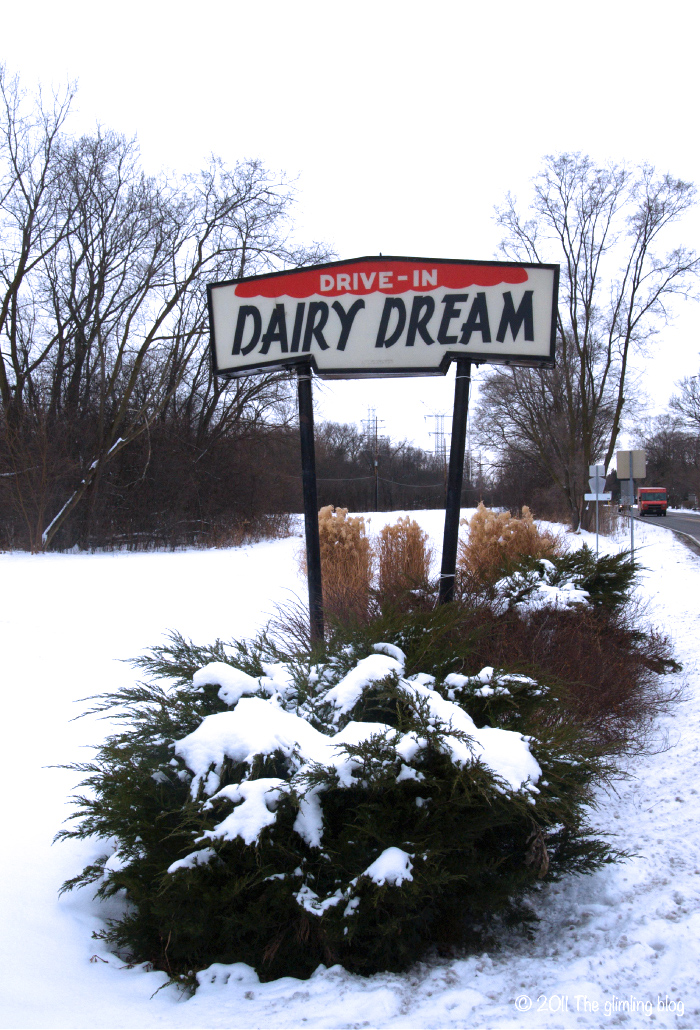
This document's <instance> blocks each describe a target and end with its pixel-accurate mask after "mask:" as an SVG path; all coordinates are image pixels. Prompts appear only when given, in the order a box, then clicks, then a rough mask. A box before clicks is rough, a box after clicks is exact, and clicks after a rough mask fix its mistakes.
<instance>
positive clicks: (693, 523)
mask: <svg viewBox="0 0 700 1030" xmlns="http://www.w3.org/2000/svg"><path fill="white" fill-rule="evenodd" d="M636 520H637V522H653V524H654V525H655V526H656V525H658V526H661V527H662V529H675V530H677V531H678V532H679V533H685V534H687V536H692V537H693V538H694V539H695V540H697V541H698V542H699V543H700V512H698V513H697V514H690V512H683V513H682V514H678V515H676V514H675V513H674V512H671V511H669V513H668V515H666V517H665V518H659V516H658V515H645V516H644V517H643V518H642V517H640V516H639V515H636Z"/></svg>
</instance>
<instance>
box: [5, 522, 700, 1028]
mask: <svg viewBox="0 0 700 1030" xmlns="http://www.w3.org/2000/svg"><path fill="white" fill-rule="evenodd" d="M409 514H410V515H411V516H412V517H414V518H416V519H417V521H419V522H421V524H422V525H423V526H424V528H426V529H427V530H428V531H429V532H430V533H431V535H432V536H433V537H434V539H435V540H436V542H437V545H438V549H439V545H440V533H441V513H439V512H437V513H435V512H429V513H415V512H411V513H409ZM383 520H387V521H390V520H391V517H385V516H384V515H382V516H380V517H375V516H373V525H372V528H373V530H375V531H376V530H377V529H378V528H379V524H380V522H381V521H383ZM635 538H636V542H637V544H638V546H639V548H640V551H639V557H640V559H641V561H642V562H643V564H644V565H645V566H646V567H647V569H648V570H649V571H648V573H646V574H645V576H644V577H643V580H642V584H641V587H640V594H641V596H642V597H643V598H646V599H648V600H649V602H650V604H651V606H652V607H651V613H652V616H653V619H654V620H655V621H656V622H657V623H659V624H661V625H662V626H663V627H664V628H665V629H666V630H667V631H668V632H670V633H671V635H672V637H673V639H674V642H675V646H676V651H677V657H678V659H679V660H680V661H681V662H682V663H683V665H684V677H685V680H686V682H687V701H686V703H685V704H684V705H683V706H681V708H679V709H678V711H677V712H676V713H675V714H673V715H671V716H669V717H667V718H665V719H664V720H662V724H661V730H662V731H665V732H666V734H667V737H668V748H667V749H666V750H662V751H659V753H658V754H656V755H652V756H649V757H647V758H644V759H643V760H641V761H640V762H638V763H636V764H635V765H634V766H633V767H632V769H631V775H630V778H628V779H626V780H621V781H619V782H618V783H617V784H616V791H615V792H611V793H610V794H609V795H603V796H602V797H601V798H600V807H599V809H598V811H597V812H596V813H594V815H593V819H594V821H595V822H596V824H598V825H600V826H603V827H604V828H607V829H609V828H611V827H612V829H613V831H614V832H615V833H616V834H617V835H618V836H617V839H616V843H617V844H618V845H619V846H621V847H625V848H627V849H628V850H629V851H630V853H631V854H632V856H633V857H631V858H630V859H629V861H627V862H626V863H621V864H617V865H614V866H610V867H607V868H606V869H604V870H601V871H600V872H598V873H596V874H594V875H593V876H586V877H580V878H577V877H571V878H569V879H567V880H566V881H564V882H562V883H560V884H554V885H549V886H545V887H544V888H543V889H542V891H541V893H540V895H539V900H538V909H539V911H540V914H541V916H542V922H541V924H540V926H539V928H538V929H537V931H536V933H535V938H534V940H533V941H532V942H531V943H529V942H522V943H518V942H513V944H512V946H511V947H510V948H506V949H505V950H504V951H501V952H498V953H496V952H494V953H492V954H484V955H482V956H474V957H471V958H468V959H462V960H460V959H451V960H447V959H445V960H441V961H436V962H434V963H433V964H425V965H421V966H420V967H417V968H415V969H414V970H412V971H411V972H410V973H408V974H406V975H403V976H395V975H391V974H385V975H377V976H373V977H370V978H368V979H362V978H360V977H356V976H351V975H349V974H347V973H346V972H345V971H344V970H343V969H340V968H338V967H334V968H331V969H324V968H323V967H321V968H319V969H318V970H317V972H316V973H315V974H314V976H313V977H312V978H311V979H310V980H308V981H295V980H291V979H284V980H279V981H274V982H272V983H264V984H261V983H260V982H259V980H258V977H257V976H256V974H255V973H254V972H253V970H251V969H250V968H249V967H247V966H245V965H241V964H238V965H235V966H226V967H222V966H211V967H210V968H209V969H208V970H206V971H204V972H202V973H201V974H200V975H199V981H200V984H201V986H200V989H199V991H198V993H197V994H196V996H195V997H194V998H192V999H190V1000H187V1001H183V999H182V998H181V997H180V996H179V995H178V994H177V992H176V991H175V990H174V989H171V988H168V989H166V990H163V991H161V992H160V993H158V994H156V995H155V996H153V995H154V992H155V991H156V990H157V988H158V987H159V986H161V985H162V984H163V982H164V980H165V977H164V975H163V974H161V973H157V972H153V971H149V970H148V968H147V967H145V966H139V967H136V968H126V967H125V966H124V963H123V962H121V961H120V960H119V959H117V958H115V957H114V956H112V955H111V954H110V953H108V952H107V951H106V950H105V949H104V948H103V947H102V945H101V943H100V942H99V941H96V940H93V939H92V938H91V932H92V930H93V929H94V928H95V927H96V926H99V923H100V920H101V919H104V918H105V916H106V914H108V913H106V912H105V908H104V906H98V905H95V904H93V903H92V901H91V898H90V893H89V892H80V893H79V894H77V895H72V896H71V895H68V896H64V897H63V898H62V899H61V900H60V901H59V900H58V899H57V896H56V891H57V888H58V886H59V885H60V883H61V882H62V881H63V880H64V879H65V878H67V877H68V876H71V875H73V874H74V873H75V871H76V869H79V868H81V867H82V866H83V865H84V864H85V863H86V862H88V861H89V860H90V859H91V858H93V857H96V856H97V854H99V853H102V852H103V850H104V849H103V848H102V847H99V846H98V847H96V846H94V845H93V844H91V843H90V842H68V843H66V844H61V845H59V846H56V847H54V848H51V846H50V842H51V838H52V837H53V834H54V832H55V831H56V829H57V828H58V827H59V826H60V824H61V821H62V819H63V818H64V816H65V812H66V809H65V798H66V796H67V795H68V794H69V793H70V789H71V786H72V783H73V782H74V779H73V777H72V775H71V774H69V773H67V772H66V771H65V770H60V769H56V768H47V767H48V766H51V765H52V764H54V765H55V764H57V763H61V762H69V761H72V760H75V761H80V760H84V757H85V754H86V752H85V751H84V749H83V746H84V745H85V744H88V743H93V742H94V741H95V740H96V739H97V738H98V736H99V735H100V734H103V733H105V732H106V728H105V724H104V723H100V722H99V721H97V720H94V719H90V720H82V721H79V722H77V723H75V722H71V721H70V720H71V718H72V717H73V716H75V715H77V714H78V713H79V712H80V711H81V710H82V708H83V707H84V706H83V705H81V704H77V705H76V703H75V702H76V701H78V700H79V699H80V698H83V697H85V696H86V695H89V694H92V693H95V692H97V691H101V690H105V689H112V688H114V687H116V686H117V685H118V684H119V683H121V682H123V681H124V677H125V676H126V675H129V674H130V673H129V671H128V668H127V667H125V666H124V665H122V664H120V663H119V662H118V661H116V659H121V658H128V657H131V656H133V655H136V654H139V653H141V652H142V651H143V650H144V649H145V648H146V647H147V646H149V645H150V644H153V643H154V642H157V641H158V640H159V639H161V638H162V635H163V633H164V632H165V631H166V630H167V629H168V628H170V627H177V628H178V629H180V630H181V631H182V632H183V633H185V634H187V635H188V636H191V637H193V638H195V639H199V640H208V639H212V638H213V637H215V636H217V635H218V636H221V637H223V638H226V637H229V636H231V635H234V634H235V635H238V636H246V635H250V634H252V633H253V632H254V630H255V629H256V628H257V626H259V625H260V623H261V622H263V621H265V618H266V616H267V615H268V614H269V613H270V612H271V610H272V605H273V603H274V600H283V599H284V597H285V596H288V595H286V594H285V591H286V590H293V591H294V592H296V593H297V594H300V595H301V594H303V583H301V582H300V581H299V580H298V579H297V576H296V572H295V566H294V552H295V550H297V549H298V547H299V541H298V540H283V541H275V542H273V543H263V544H257V545H254V546H251V547H248V548H244V549H241V550H239V551H236V550H231V551H216V552H201V551H196V552H179V553H174V554H170V553H168V554H148V555H128V554H125V555H94V556H87V557H86V556H80V555H70V556H68V555H66V556H63V555H61V556H51V555H49V556H39V557H32V556H30V555H24V554H9V555H8V554H3V555H0V575H1V576H2V582H3V590H4V596H5V597H6V598H11V599H12V603H11V605H10V604H7V603H6V605H5V606H4V607H3V609H2V611H0V645H1V646H2V654H3V660H4V669H5V673H6V676H5V678H6V683H7V684H10V685H11V686H10V689H9V690H7V691H6V702H5V704H6V710H5V719H4V720H3V727H4V738H3V746H2V748H0V761H1V762H2V772H3V777H4V778H3V782H4V783H6V784H8V785H10V789H9V790H6V792H5V796H4V803H3V816H4V824H5V826H6V827H11V828H12V840H13V841H15V842H16V844H15V845H13V846H12V847H6V848H5V849H3V852H2V859H1V861H2V877H1V886H0V890H1V891H2V909H3V913H4V921H3V931H4V932H3V939H2V945H1V946H2V956H1V961H2V968H3V971H4V974H5V975H4V985H3V992H2V1001H1V1002H0V1006H1V1009H2V1026H5V1027H48V1028H59V1027H153V1028H155V1027H182V1028H195V1027H206V1028H209V1027H211V1028H215V1027H267V1026H275V1027H284V1028H287V1027H289V1028H292V1027H293V1028H301V1027H348V1026H370V1027H464V1026H469V1027H493V1026H499V1027H511V1026H512V1027H542V1026H546V1027H567V1028H568V1027H571V1028H574V1027H576V1028H578V1027H584V1028H588V1027H590V1028H593V1027H596V1028H597V1027H608V1026H611V1027H612V1026H626V1027H697V1026H698V1025H700V1003H699V1001H698V972H697V970H698V968H699V967H700V961H699V959H700V945H699V944H698V942H699V941H700V862H699V861H698V855H699V854H700V818H699V816H700V660H699V656H698V649H697V640H698V639H699V638H700V602H698V598H700V559H699V558H697V557H696V556H695V555H693V554H692V553H691V552H690V551H688V550H687V549H686V548H685V547H684V546H683V544H681V543H680V542H679V541H677V540H676V539H675V538H674V537H673V535H672V534H671V533H668V532H662V531H660V530H659V529H658V527H657V525H656V524H655V525H654V526H653V527H651V526H650V527H646V526H645V525H640V524H639V523H638V524H637V525H636V526H635ZM581 539H583V540H586V539H587V540H588V541H589V542H590V541H591V540H592V541H593V544H594V543H595V540H594V538H592V537H591V536H590V535H586V534H582V537H581ZM601 543H602V545H603V547H609V548H611V547H612V546H613V545H611V544H609V542H607V541H605V540H601ZM621 546H624V541H623V542H622V543H621ZM105 583H108V584H109V591H108V593H109V607H105V605H104V604H92V603H91V604H86V603H85V598H101V597H104V596H105V592H104V591H105V587H104V585H105ZM139 583H147V584H148V589H147V590H141V589H138V588H137V584H139ZM192 583H196V584H197V589H196V590H192V589H191V584H192ZM232 583H234V584H237V589H236V591H235V592H234V591H232V589H231V586H230V584H232ZM38 627H41V631H40V632H38ZM28 656H31V661H29V657H28ZM388 657H395V656H391V655H389V656H388ZM269 671H270V670H268V672H269ZM270 678H271V679H275V678H276V677H275V676H274V675H273V676H270ZM241 682H242V681H240V680H238V681H237V684H230V683H229V685H228V686H229V687H230V689H232V690H234V691H235V690H237V689H238V687H239V685H240V683H241ZM280 682H281V680H280ZM491 682H492V681H491V680H489V679H488V678H487V679H486V680H485V682H484V687H489V685H490V683H491ZM15 684H16V685H17V687H21V689H17V687H15V686H14V685H15ZM415 686H416V688H417V687H421V688H424V689H425V690H428V691H429V690H430V687H429V685H427V684H415ZM221 689H222V690H223V689H227V685H226V684H221ZM275 689H277V688H275ZM240 696H241V698H242V701H241V702H239V704H240V703H248V702H249V701H252V700H254V699H253V698H247V697H246V695H245V692H243V693H241V695H240ZM28 697H29V698H30V699H31V703H29V704H28V703H27V699H28ZM270 698H271V699H272V694H271V695H270ZM294 735H295V734H292V736H294ZM242 746H243V745H241V747H242ZM489 753H490V752H489ZM248 800H250V799H248ZM263 804H264V805H265V807H266V809H267V803H266V802H265V800H264V798H263ZM268 811H270V810H269V809H268ZM271 814H272V813H271ZM309 820H310V825H312V824H313V814H312V813H311V814H310V816H309ZM20 848H21V861H18V857H17V856H18V853H19V852H18V849H20ZM397 850H398V849H397ZM199 852H200V857H199V858H195V855H194V853H193V854H192V855H190V856H189V859H190V860H191V861H193V862H194V861H199V860H204V861H206V852H207V849H206V848H205V847H200V849H199ZM404 854H405V853H404ZM395 858H396V861H395V863H394V861H393V860H392V859H391V857H389V858H387V859H386V870H387V871H388V872H389V873H391V871H392V870H394V871H395V872H396V871H398V873H399V874H400V873H401V868H402V866H401V862H400V861H399V858H398V856H395ZM401 861H403V862H405V864H404V866H403V868H404V870H407V871H408V872H409V873H410V868H409V867H408V862H409V861H411V858H410V856H408V858H407V859H406V860H404V859H401ZM375 864H376V863H375ZM368 872H369V870H368ZM380 875H381V870H380ZM312 902H313V899H310V901H309V903H310V904H311V903H312ZM596 1006H597V1007H596Z"/></svg>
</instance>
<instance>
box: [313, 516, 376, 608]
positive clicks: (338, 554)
mask: <svg viewBox="0 0 700 1030" xmlns="http://www.w3.org/2000/svg"><path fill="white" fill-rule="evenodd" d="M318 533H319V539H320V544H321V578H322V581H323V604H324V609H325V611H326V612H327V613H328V614H330V615H332V616H333V617H335V618H338V619H347V618H355V619H358V618H359V619H363V618H366V616H367V608H368V604H369V592H370V587H371V585H372V565H373V560H372V549H371V547H370V541H369V537H368V536H367V528H366V526H365V520H364V519H363V518H362V517H361V516H352V517H350V518H348V509H347V508H334V507H333V505H332V504H328V505H326V507H325V508H321V510H320V511H319V513H318Z"/></svg>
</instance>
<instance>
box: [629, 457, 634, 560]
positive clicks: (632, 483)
mask: <svg viewBox="0 0 700 1030" xmlns="http://www.w3.org/2000/svg"><path fill="white" fill-rule="evenodd" d="M628 454H629V459H630V493H631V495H632V497H631V500H630V554H631V556H632V558H634V470H633V468H632V451H628Z"/></svg>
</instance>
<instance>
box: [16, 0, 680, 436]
mask: <svg viewBox="0 0 700 1030" xmlns="http://www.w3.org/2000/svg"><path fill="white" fill-rule="evenodd" d="M696 11H697V7H696V5H694V4H691V3H690V2H688V0H681V2H676V3H674V4H667V5H660V4H659V3H654V4H651V3H646V2H640V0H637V2H634V3H628V2H626V0H606V2H599V0H593V2H591V0H586V2H585V3H578V4H565V3H562V2H561V0H559V2H556V3H554V2H548V0H547V2H534V3H530V4H524V3H514V2H503V0H501V2H500V3H489V4H485V3H484V4H476V3H473V2H469V3H466V2H462V3H446V2H444V0H433V2H431V3H413V2H410V0H401V2H393V0H384V2H383V0H375V2H374V3H367V2H365V0H355V2H353V3H331V2H329V0H326V2H324V3H316V2H310V0H287V2H280V0H267V2H265V3H258V4H256V3H251V2H249V0H245V2H240V0H228V2H220V0H210V2H208V3H207V4H202V5H195V4H193V3H188V4H183V3H173V2H168V3H164V2H160V0H140V2H134V0H123V2H121V3H119V4H118V5H109V4H96V3H94V0H92V2H90V3H85V2H82V0H62V2H61V0H59V2H57V0H54V2H51V3H48V2H45V0H38V2H37V0H35V2H33V3H32V4H31V5H30V4H24V5H19V4H17V3H15V4H13V5H12V6H10V5H9V3H7V2H6V3H5V4H4V5H3V11H2V15H1V24H2V42H1V43H0V48H1V49H0V60H4V62H5V63H6V65H7V68H8V70H9V71H10V72H13V73H14V72H18V73H19V74H20V77H21V79H22V81H23V83H24V85H26V86H27V87H32V86H34V85H35V84H36V83H37V82H41V83H43V84H44V85H50V84H52V83H53V84H56V85H60V84H61V83H62V82H65V80H66V79H67V78H70V79H77V80H78V83H79V93H78V102H77V117H76V119H74V122H73V127H74V128H75V130H76V131H78V130H80V129H89V128H90V127H91V126H94V124H95V122H96V121H99V122H100V123H101V124H102V125H104V126H105V127H109V128H112V129H116V130H118V131H121V132H123V133H125V134H127V135H129V136H131V135H137V136H138V139H139V141H140V144H141V148H142V153H143V157H144V161H145V163H146V165H147V167H148V168H149V169H150V170H156V169H157V168H159V167H163V166H167V167H172V168H175V169H177V170H178V171H187V170H195V169H197V168H198V167H199V166H200V165H201V164H202V163H203V162H204V161H205V160H206V158H207V156H208V155H209V154H210V153H211V152H215V153H217V154H218V155H220V156H221V157H222V158H223V159H224V160H225V161H226V162H229V163H233V162H235V161H236V160H237V159H240V158H250V157H257V158H260V159H261V160H262V161H263V162H264V163H265V164H266V165H267V166H269V167H270V168H272V169H283V170H284V171H286V172H287V173H288V174H289V175H292V176H297V177H298V187H299V201H298V210H297V215H296V222H297V227H298V231H297V235H298V238H299V240H300V241H310V240H312V239H317V240H323V241H325V242H327V243H328V244H330V245H331V246H332V247H333V249H334V250H335V251H336V253H337V255H338V257H339V258H350V257H357V256H361V255H366V254H377V253H380V252H381V253H383V254H392V255H416V256H424V257H453V258H469V259H488V258H493V257H495V256H497V254H496V251H497V246H498V241H499V232H498V229H497V227H496V225H495V223H494V220H493V208H494V205H496V204H498V203H500V202H501V201H502V199H503V196H504V194H505V193H506V191H507V190H510V191H512V192H514V193H515V194H516V195H518V196H522V197H523V198H525V197H526V196H527V193H528V183H529V180H530V179H531V177H532V176H533V175H534V174H535V172H536V171H537V169H538V167H539V166H540V164H541V159H542V156H543V155H545V154H548V153H553V152H557V151H562V150H581V151H584V152H586V153H589V154H590V155H591V156H592V157H594V158H595V159H596V160H598V161H605V160H607V159H614V160H620V161H622V160H624V161H627V162H632V163H633V162H638V161H648V162H650V163H652V164H654V165H656V167H657V169H658V170H659V171H664V172H665V171H669V172H671V173H672V174H673V175H674V176H677V177H679V178H683V179H686V180H691V181H693V182H696V183H700V148H699V147H698V137H697V119H698V87H697V54H696V47H697V35H698V24H697V23H698V15H697V13H696ZM699 229H700V217H699V216H698V213H697V212H694V213H693V214H692V215H690V216H688V217H687V218H686V219H685V221H684V222H683V224H682V225H681V226H680V227H679V229H678V230H677V235H676V241H681V242H684V243H686V244H687V245H689V246H691V247H696V246H697V240H698V234H699V233H698V231H699ZM669 242H675V241H672V240H671V239H670V238H669ZM675 310H676V313H677V317H676V320H675V323H674V325H673V327H672V328H670V329H668V330H666V331H665V332H664V333H662V334H661V335H660V336H659V337H658V339H657V341H656V343H655V345H654V348H655V349H654V353H653V354H652V355H651V357H650V358H649V359H648V360H647V361H646V362H641V361H640V368H641V367H642V365H643V366H644V373H645V374H644V387H645V389H646V391H647V393H648V394H649V396H650V398H651V399H652V402H653V403H654V404H655V405H656V406H657V409H661V408H662V407H663V406H664V405H665V403H666V402H667V400H668V397H669V395H670V393H671V392H672V390H673V382H674V380H675V379H678V378H679V377H680V376H681V375H689V374H693V373H695V372H697V370H698V367H699V365H700V358H699V356H698V355H699V352H700V333H698V329H697V325H698V318H699V317H700V309H699V308H698V305H697V304H694V303H683V302H681V303H679V304H677V305H676V308H675ZM322 395H323V411H324V413H325V414H326V416H327V417H330V418H333V419H335V420H337V421H358V422H359V421H360V420H361V419H363V418H366V417H367V408H368V406H370V405H371V406H373V407H375V408H376V410H377V416H378V417H379V418H380V419H382V420H383V422H384V430H385V432H387V433H390V434H391V435H392V436H394V437H398V438H403V437H410V438H412V439H414V440H415V441H417V442H418V443H420V444H421V445H423V446H428V447H430V446H431V440H430V438H429V437H428V435H427V433H428V432H429V430H430V429H433V428H434V424H432V423H431V421H430V420H429V419H426V416H430V415H431V414H434V413H438V412H451V408H452V385H451V380H449V379H448V380H447V381H446V380H444V379H442V378H440V379H418V380H406V379H404V380H398V381H390V380H381V381H374V382H356V381H353V382H346V383H341V384H334V385H333V386H332V387H330V386H328V385H326V386H324V387H323V388H322Z"/></svg>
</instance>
